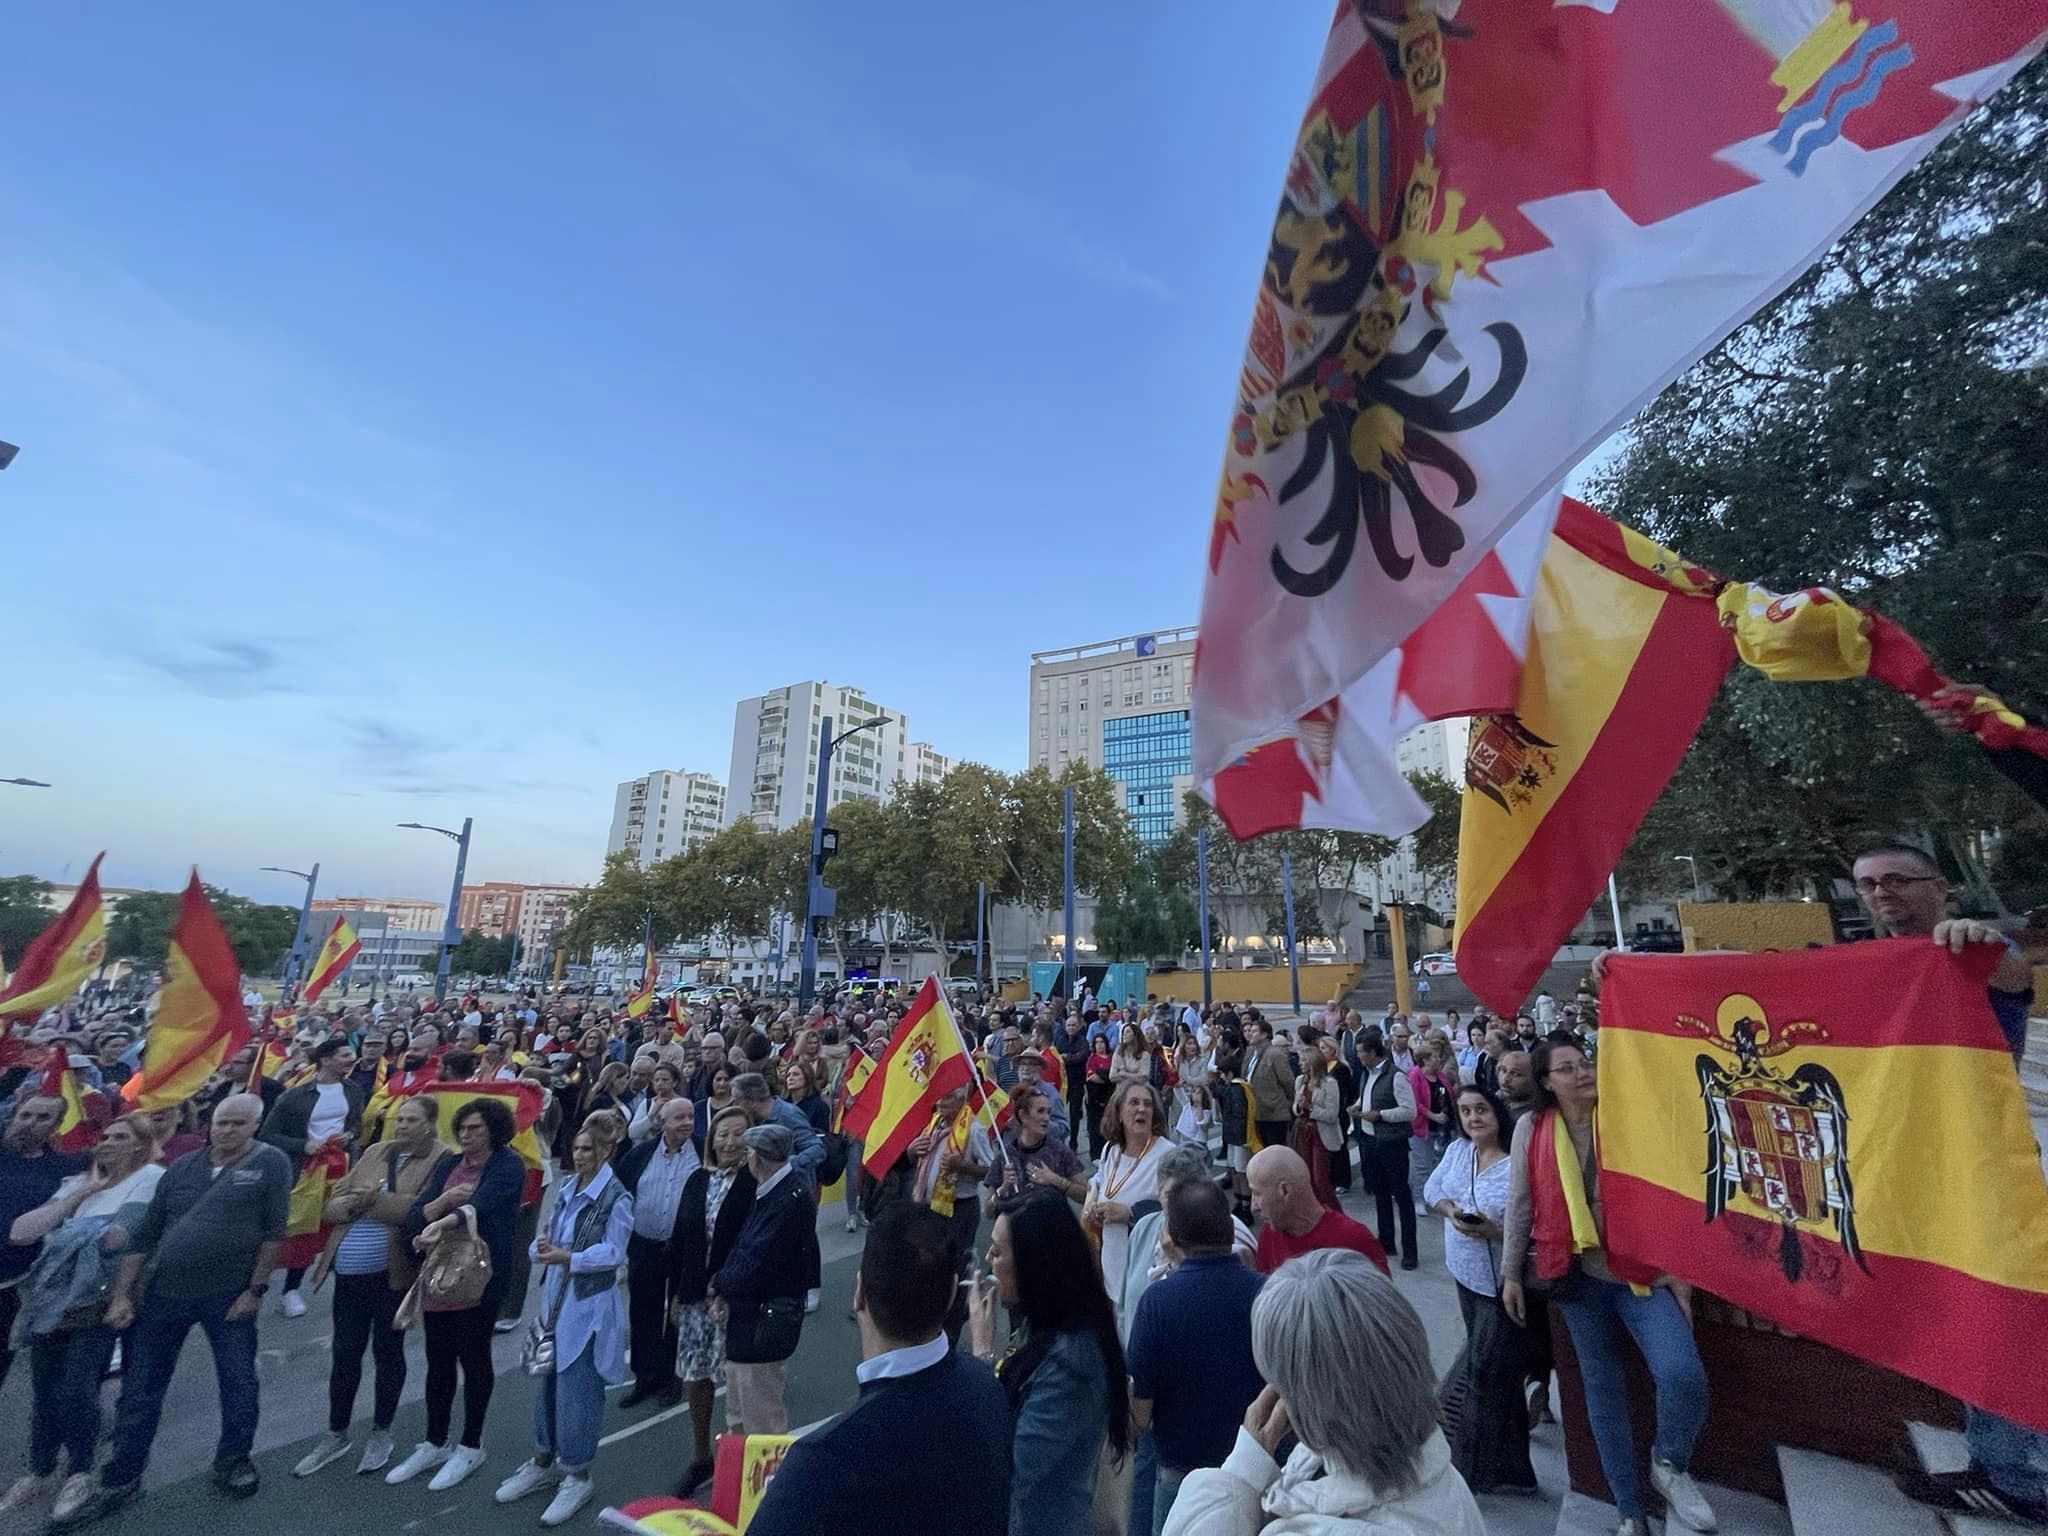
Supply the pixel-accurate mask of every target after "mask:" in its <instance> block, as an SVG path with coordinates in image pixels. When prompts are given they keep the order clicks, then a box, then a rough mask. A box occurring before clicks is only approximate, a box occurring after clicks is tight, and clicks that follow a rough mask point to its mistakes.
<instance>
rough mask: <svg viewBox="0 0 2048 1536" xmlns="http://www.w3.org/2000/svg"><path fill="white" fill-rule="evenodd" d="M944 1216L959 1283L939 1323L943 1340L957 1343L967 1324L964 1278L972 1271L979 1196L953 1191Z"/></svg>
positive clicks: (978, 1232)
mask: <svg viewBox="0 0 2048 1536" xmlns="http://www.w3.org/2000/svg"><path fill="white" fill-rule="evenodd" d="M946 1219H947V1220H948V1221H950V1222H952V1224H953V1241H954V1242H955V1243H956V1244H958V1245H959V1249H960V1262H959V1265H958V1267H957V1268H956V1269H955V1270H954V1274H955V1275H956V1276H958V1278H959V1281H960V1283H959V1284H958V1285H957V1286H955V1287H954V1288H953V1304H952V1305H951V1306H950V1307H948V1308H947V1309H946V1320H945V1323H944V1325H943V1326H944V1328H945V1330H946V1342H947V1343H948V1344H950V1345H958V1344H959V1342H960V1330H961V1329H963V1328H965V1327H966V1326H967V1277H968V1275H969V1274H971V1273H972V1272H973V1270H974V1257H975V1250H974V1245H975V1242H976V1241H977V1239H978V1238H979V1237H980V1235H981V1200H980V1198H979V1197H978V1196H976V1197H971V1198H970V1197H968V1196H965V1195H958V1194H956V1195H955V1196H954V1197H953V1214H952V1215H951V1216H949V1217H947V1218H946Z"/></svg>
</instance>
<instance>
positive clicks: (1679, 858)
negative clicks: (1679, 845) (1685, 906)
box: [1671, 853, 1706, 901]
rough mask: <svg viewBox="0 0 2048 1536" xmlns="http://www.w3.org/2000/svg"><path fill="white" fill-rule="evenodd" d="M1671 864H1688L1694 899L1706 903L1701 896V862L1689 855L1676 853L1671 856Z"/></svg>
mask: <svg viewBox="0 0 2048 1536" xmlns="http://www.w3.org/2000/svg"><path fill="white" fill-rule="evenodd" d="M1671 862H1672V863H1674V864H1686V865H1690V866H1691V868H1692V899H1693V900H1694V901H1704V900H1705V899H1706V898H1705V897H1703V896H1701V895H1700V861H1699V860H1698V859H1696V858H1694V857H1693V856H1692V855H1691V854H1689V853H1674V854H1673V855H1671Z"/></svg>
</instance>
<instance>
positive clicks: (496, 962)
mask: <svg viewBox="0 0 2048 1536" xmlns="http://www.w3.org/2000/svg"><path fill="white" fill-rule="evenodd" d="M513 942H514V941H513V937H512V935H511V934H509V933H508V934H506V935H504V936H503V937H502V938H486V937H485V936H484V931H483V930H482V929H481V928H472V929H470V930H469V932H467V933H465V934H464V935H463V936H462V942H461V943H459V944H457V945H456V946H455V954H454V957H453V958H452V959H451V960H450V961H449V968H450V969H451V970H453V971H454V972H455V973H456V974H457V975H460V976H502V975H504V974H505V973H506V972H507V971H509V970H511V969H512V945H513Z"/></svg>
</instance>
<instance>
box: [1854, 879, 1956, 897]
mask: <svg viewBox="0 0 2048 1536" xmlns="http://www.w3.org/2000/svg"><path fill="white" fill-rule="evenodd" d="M1940 878H1941V876H1939V875H1879V876H1878V877H1877V878H1876V879H1875V880H1873V879H1871V878H1870V877H1869V876H1868V875H1865V876H1864V877H1863V878H1862V879H1861V880H1858V881H1857V882H1856V894H1857V895H1858V896H1875V895H1876V894H1877V893H1878V892H1879V891H1883V892H1884V893H1885V894H1886V895H1887V896H1896V895H1898V894H1899V892H1901V891H1903V890H1904V889H1905V888H1906V887H1907V886H1909V885H1924V884H1926V883H1927V882H1928V881H1929V880H1939V879H1940Z"/></svg>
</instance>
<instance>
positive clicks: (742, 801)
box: [725, 682, 944, 831]
mask: <svg viewBox="0 0 2048 1536" xmlns="http://www.w3.org/2000/svg"><path fill="white" fill-rule="evenodd" d="M828 715H829V716H830V717H831V719H832V734H833V735H835V736H837V735H839V734H841V733H842V732H845V731H849V730H852V729H853V728H854V727H855V726H858V725H860V724H861V723H862V722H863V721H867V720H876V719H879V720H880V724H878V725H876V726H874V727H872V728H870V729H867V730H863V731H861V732H860V733H859V734H858V735H855V736H851V737H848V738H847V739H846V740H845V741H842V742H841V743H840V744H839V746H838V747H837V748H836V749H834V751H833V753H832V776H831V781H830V782H829V783H828V784H827V786H826V798H825V804H826V808H827V809H828V810H829V809H830V808H831V807H832V806H835V805H837V804H839V803H840V802H841V801H842V800H872V801H874V802H876V803H877V804H881V805H886V804H888V802H889V801H890V800H892V799H894V798H895V794H896V785H897V783H898V782H899V781H901V780H903V779H904V778H906V777H908V776H909V775H910V774H911V772H912V764H911V761H910V755H909V747H910V742H909V724H910V722H909V720H908V718H907V717H906V716H905V715H904V714H903V712H902V711H901V710H893V709H884V708H883V707H882V706H881V705H879V704H877V703H875V702H873V701H872V700H870V699H869V698H868V697H867V695H866V694H864V693H862V692H861V690H860V689H858V688H845V687H840V686H838V685H836V684H833V683H823V682H812V683H792V684H790V685H789V686H788V687H787V688H777V689H775V690H774V691H773V692H770V693H763V694H758V695H756V696H755V697H753V698H750V699H741V700H740V701H739V703H738V705H737V706H735V708H734V710H733V721H732V767H731V771H730V775H729V777H728V779H727V783H728V785H729V786H730V788H729V791H728V793H727V795H726V803H725V821H726V824H727V825H728V826H729V825H731V824H732V823H734V822H736V821H738V820H739V819H740V818H741V817H742V816H751V817H752V818H753V819H754V821H755V823H756V824H757V825H759V826H760V827H761V828H762V829H763V830H764V831H780V830H782V829H783V828H785V827H793V826H795V825H796V824H797V823H798V822H800V821H802V820H803V819H804V818H805V817H807V816H809V815H810V814H811V808H812V801H813V798H814V797H815V795H816V793H817V786H818V733H819V729H820V727H821V725H822V724H823V722H824V720H825V718H826V716H828ZM925 750H927V751H929V748H926V749H925ZM932 756H933V757H937V754H936V753H933V754H932ZM939 760H940V761H942V762H943V761H944V759H939Z"/></svg>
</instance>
